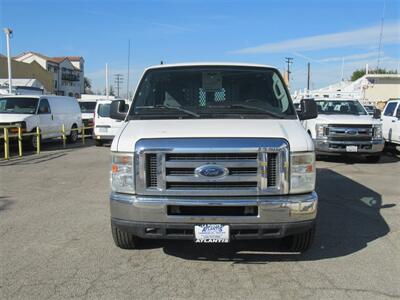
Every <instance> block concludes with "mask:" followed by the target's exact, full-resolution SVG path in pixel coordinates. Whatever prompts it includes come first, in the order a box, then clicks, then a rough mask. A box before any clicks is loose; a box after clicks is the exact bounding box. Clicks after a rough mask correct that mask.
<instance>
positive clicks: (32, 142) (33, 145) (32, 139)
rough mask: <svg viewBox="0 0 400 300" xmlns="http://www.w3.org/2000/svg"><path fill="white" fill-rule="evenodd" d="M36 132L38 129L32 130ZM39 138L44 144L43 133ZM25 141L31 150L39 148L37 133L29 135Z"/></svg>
mask: <svg viewBox="0 0 400 300" xmlns="http://www.w3.org/2000/svg"><path fill="white" fill-rule="evenodd" d="M34 132H36V129H34V130H32V131H31V133H34ZM39 139H40V140H39V143H40V145H41V144H42V136H41V135H39ZM24 143H25V145H26V147H27V148H28V149H29V150H33V151H36V149H37V136H36V135H30V136H28V137H27V139H26V140H24Z"/></svg>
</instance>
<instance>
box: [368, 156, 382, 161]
mask: <svg viewBox="0 0 400 300" xmlns="http://www.w3.org/2000/svg"><path fill="white" fill-rule="evenodd" d="M366 159H367V162H369V163H377V162H379V160H380V159H381V156H380V155H370V156H367V157H366Z"/></svg>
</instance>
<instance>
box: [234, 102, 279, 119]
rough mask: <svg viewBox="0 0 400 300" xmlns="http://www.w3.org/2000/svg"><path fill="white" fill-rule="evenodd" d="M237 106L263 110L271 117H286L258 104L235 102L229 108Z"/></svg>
mask: <svg viewBox="0 0 400 300" xmlns="http://www.w3.org/2000/svg"><path fill="white" fill-rule="evenodd" d="M235 107H238V108H247V109H253V110H258V111H261V112H263V113H265V114H267V115H269V116H271V117H275V118H278V119H283V118H284V116H282V115H278V114H276V113H273V112H271V111H269V110H266V109H264V108H261V107H257V106H252V105H247V104H241V103H235V104H231V105H229V106H228V108H235Z"/></svg>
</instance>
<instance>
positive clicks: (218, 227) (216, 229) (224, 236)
mask: <svg viewBox="0 0 400 300" xmlns="http://www.w3.org/2000/svg"><path fill="white" fill-rule="evenodd" d="M194 235H195V242H196V243H229V226H228V225H222V224H204V225H196V226H194Z"/></svg>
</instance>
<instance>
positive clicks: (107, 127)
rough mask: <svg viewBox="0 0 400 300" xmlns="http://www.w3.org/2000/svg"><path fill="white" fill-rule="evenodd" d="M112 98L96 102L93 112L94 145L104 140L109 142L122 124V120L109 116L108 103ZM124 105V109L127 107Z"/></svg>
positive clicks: (98, 144)
mask: <svg viewBox="0 0 400 300" xmlns="http://www.w3.org/2000/svg"><path fill="white" fill-rule="evenodd" d="M112 101H114V100H99V101H97V102H96V107H95V110H94V111H95V112H94V139H95V143H96V146H101V145H103V143H105V142H109V143H111V142H112V140H113V138H114V136H115V135H116V133H117V132H118V130H119V129H120V128H121V126H122V123H123V122H122V120H114V119H111V118H110V105H111V102H112ZM128 107H129V106H128V105H126V110H127V109H128Z"/></svg>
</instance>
